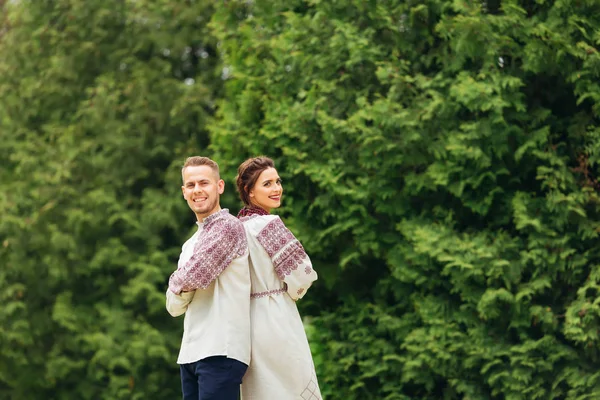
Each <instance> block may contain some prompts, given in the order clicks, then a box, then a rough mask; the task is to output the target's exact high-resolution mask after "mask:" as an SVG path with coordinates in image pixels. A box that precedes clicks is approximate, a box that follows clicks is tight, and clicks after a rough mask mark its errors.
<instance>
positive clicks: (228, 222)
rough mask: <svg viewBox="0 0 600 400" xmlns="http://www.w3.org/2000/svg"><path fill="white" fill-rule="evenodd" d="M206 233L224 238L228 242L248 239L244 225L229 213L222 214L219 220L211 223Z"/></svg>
mask: <svg viewBox="0 0 600 400" xmlns="http://www.w3.org/2000/svg"><path fill="white" fill-rule="evenodd" d="M206 233H207V234H210V235H218V236H223V237H224V238H225V237H226V238H227V239H228V240H238V239H244V240H245V238H246V236H245V232H244V225H243V224H242V222H241V221H240V220H239V219H237V218H236V217H234V216H233V215H231V214H229V212H221V213H220V214H219V216H218V218H215V219H214V220H213V221H211V224H210V226H207V227H206Z"/></svg>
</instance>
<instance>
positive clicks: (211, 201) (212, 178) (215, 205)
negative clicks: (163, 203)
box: [181, 165, 225, 221]
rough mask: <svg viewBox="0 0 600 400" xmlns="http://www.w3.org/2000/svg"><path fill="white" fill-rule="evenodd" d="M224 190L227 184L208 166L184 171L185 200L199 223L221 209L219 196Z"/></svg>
mask: <svg viewBox="0 0 600 400" xmlns="http://www.w3.org/2000/svg"><path fill="white" fill-rule="evenodd" d="M224 189H225V182H223V180H222V179H219V177H218V176H217V174H216V173H215V171H213V170H212V168H211V167H209V166H207V165H199V166H191V167H186V168H185V169H184V170H183V186H181V190H182V192H183V198H184V199H185V200H186V201H187V203H188V206H189V207H190V209H191V210H192V211H193V212H194V213H195V214H196V218H197V219H198V221H202V219H203V218H206V217H208V216H209V215H211V214H212V213H214V212H217V211H219V210H220V209H221V207H220V205H219V196H220V195H221V194H223V190H224Z"/></svg>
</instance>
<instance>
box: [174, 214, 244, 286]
mask: <svg viewBox="0 0 600 400" xmlns="http://www.w3.org/2000/svg"><path fill="white" fill-rule="evenodd" d="M247 249H248V242H247V240H246V233H245V231H244V227H243V225H242V224H241V222H239V221H238V220H237V219H223V220H220V221H217V222H215V224H214V225H213V226H211V227H210V230H207V231H205V232H203V233H202V235H201V236H200V237H199V238H198V241H197V242H196V244H195V246H194V254H193V255H192V257H191V258H190V260H189V261H188V262H187V263H186V264H185V265H183V266H182V267H181V268H178V269H177V270H176V271H175V272H173V274H172V275H171V277H170V278H169V290H170V291H171V292H172V293H173V294H176V295H179V294H180V293H181V292H191V291H194V290H196V289H206V288H207V287H208V286H210V284H211V283H212V282H213V281H214V280H215V279H217V277H218V276H219V275H220V274H221V272H223V271H224V270H225V268H227V266H228V265H229V264H231V261H233V259H234V258H237V257H240V256H242V255H244V254H245V253H246V252H247Z"/></svg>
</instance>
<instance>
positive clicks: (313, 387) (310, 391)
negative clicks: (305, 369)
mask: <svg viewBox="0 0 600 400" xmlns="http://www.w3.org/2000/svg"><path fill="white" fill-rule="evenodd" d="M312 375H313V376H312V378H311V379H310V381H309V382H308V385H306V388H305V389H304V391H303V392H302V393H301V394H300V397H302V399H304V400H321V399H322V398H321V393H319V386H318V385H317V377H316V375H315V374H314V373H313V374H312Z"/></svg>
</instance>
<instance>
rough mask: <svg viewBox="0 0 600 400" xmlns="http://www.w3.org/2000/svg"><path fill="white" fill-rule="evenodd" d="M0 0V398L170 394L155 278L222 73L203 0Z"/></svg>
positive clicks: (172, 249) (170, 253)
mask: <svg viewBox="0 0 600 400" xmlns="http://www.w3.org/2000/svg"><path fill="white" fill-rule="evenodd" d="M3 3H4V4H3ZM0 4H3V5H2V6H1V7H2V12H1V13H0V14H1V17H0V18H1V24H2V25H1V26H0V159H1V168H0V178H1V181H0V214H1V217H0V265H1V268H0V299H1V304H2V306H1V307H0V353H1V354H2V356H1V357H0V397H1V398H10V399H15V400H20V399H142V398H143V399H150V398H153V399H167V398H176V397H178V396H180V389H179V377H178V369H177V366H176V364H175V360H176V356H177V351H178V347H179V340H180V338H181V336H180V334H181V320H174V319H172V318H171V317H170V316H168V314H167V313H166V312H165V310H164V290H165V289H166V282H167V279H168V276H169V274H170V272H171V271H172V270H173V269H174V266H175V265H176V259H177V256H178V255H179V248H180V245H181V243H182V242H183V240H184V239H185V238H186V236H187V235H189V234H190V231H189V229H190V227H191V226H192V225H193V221H191V220H190V217H191V215H189V213H188V212H186V206H185V202H183V201H182V200H181V192H180V189H179V187H180V179H181V178H180V171H179V166H180V165H181V162H182V160H183V158H184V157H185V156H186V155H189V154H191V153H195V152H197V151H200V150H202V149H204V148H205V146H206V144H207V135H206V133H205V130H204V126H205V123H206V121H207V120H208V119H209V118H210V116H211V115H212V113H213V108H214V106H213V101H214V97H215V96H216V95H217V94H218V92H219V90H220V86H221V83H220V82H222V80H221V78H220V72H219V73H216V72H215V71H216V69H215V68H216V65H217V63H218V62H217V60H218V58H217V57H216V42H214V41H213V40H211V39H210V36H209V34H208V32H207V29H206V26H207V22H208V21H209V20H210V16H211V13H212V6H211V3H210V2H195V3H193V4H191V3H190V2H188V1H183V0H182V1H170V2H155V1H116V0H115V1H113V0H102V1H96V0H60V1H51V2H47V1H44V2H38V1H35V2H33V1H26V0H21V1H13V2H10V1H9V2H4V1H0Z"/></svg>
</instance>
